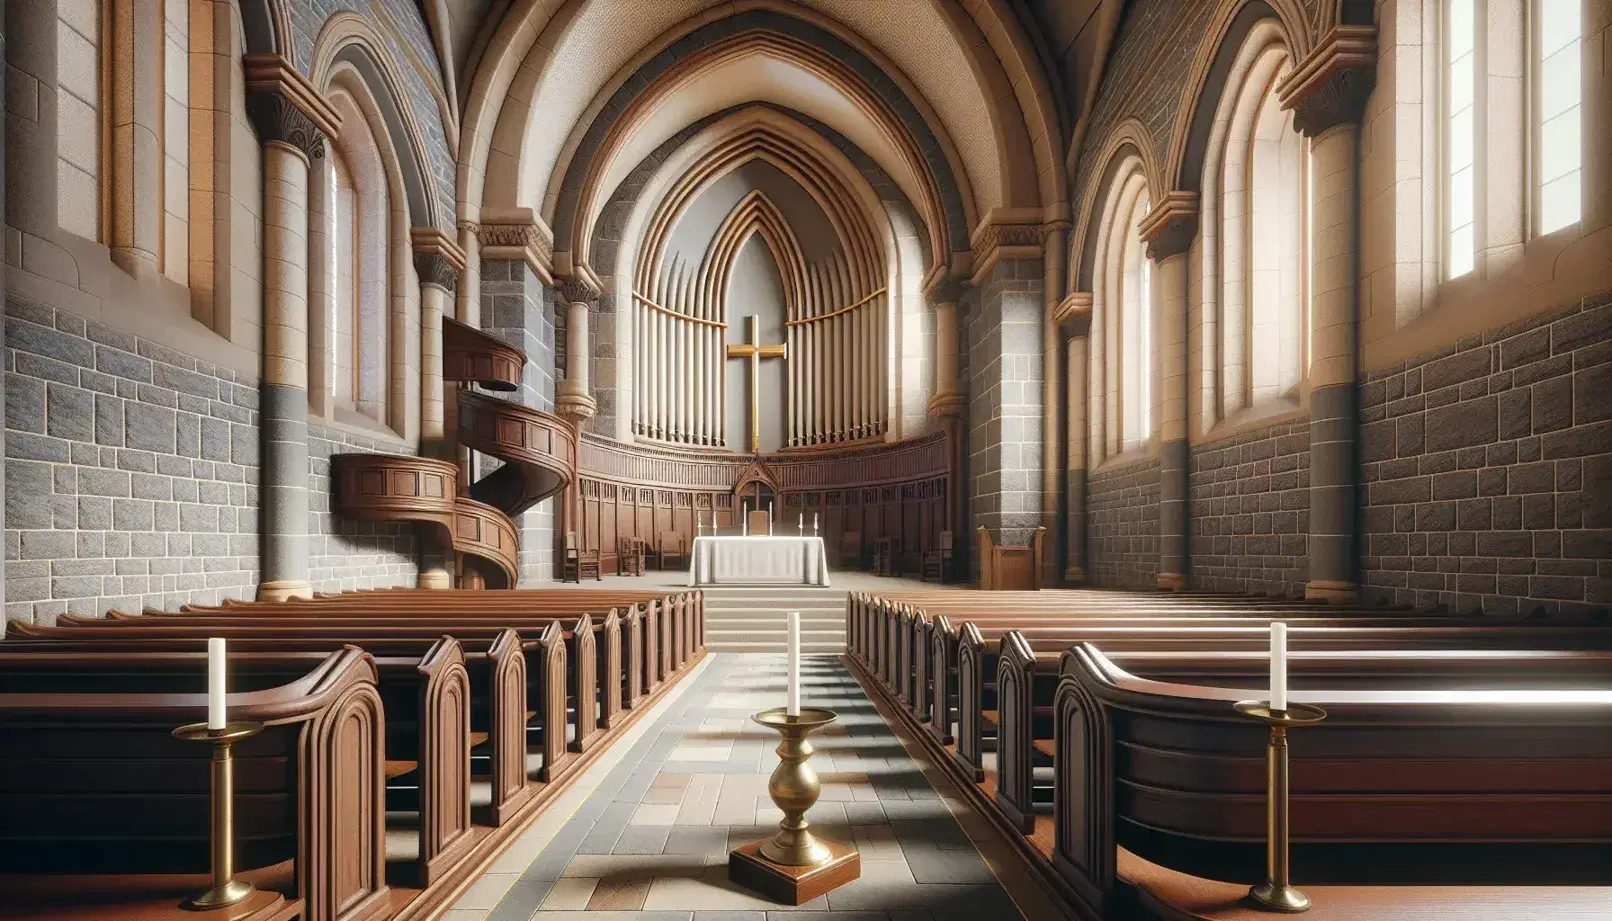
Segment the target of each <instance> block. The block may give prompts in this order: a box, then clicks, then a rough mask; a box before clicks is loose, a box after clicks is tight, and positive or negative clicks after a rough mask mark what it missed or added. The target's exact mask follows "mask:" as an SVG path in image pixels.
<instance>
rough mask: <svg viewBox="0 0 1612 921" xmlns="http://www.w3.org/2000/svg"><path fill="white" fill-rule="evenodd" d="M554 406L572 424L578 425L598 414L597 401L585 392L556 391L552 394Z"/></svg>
mask: <svg viewBox="0 0 1612 921" xmlns="http://www.w3.org/2000/svg"><path fill="white" fill-rule="evenodd" d="M554 408H555V409H556V410H558V411H559V414H560V415H561V416H564V417H565V418H567V419H569V420H571V423H572V424H573V425H577V426H580V425H582V423H583V422H586V421H587V420H589V419H592V418H593V417H594V416H596V415H598V413H599V402H598V401H597V400H595V399H594V398H593V397H591V396H589V395H588V394H586V393H558V394H555V396H554Z"/></svg>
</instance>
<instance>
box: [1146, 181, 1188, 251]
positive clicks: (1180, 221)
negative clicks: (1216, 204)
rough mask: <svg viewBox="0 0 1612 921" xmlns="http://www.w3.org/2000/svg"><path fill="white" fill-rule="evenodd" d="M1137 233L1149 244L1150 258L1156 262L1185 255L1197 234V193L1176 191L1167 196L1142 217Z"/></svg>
mask: <svg viewBox="0 0 1612 921" xmlns="http://www.w3.org/2000/svg"><path fill="white" fill-rule="evenodd" d="M1136 230H1137V233H1139V234H1140V235H1141V237H1142V242H1144V243H1146V244H1147V255H1148V258H1149V259H1152V260H1153V261H1154V262H1163V261H1164V260H1166V259H1169V258H1170V257H1171V256H1181V255H1185V254H1186V251H1187V250H1188V249H1189V248H1190V247H1191V246H1192V240H1193V238H1195V237H1196V236H1197V235H1198V193H1197V192H1182V191H1176V192H1171V193H1169V194H1168V195H1165V196H1164V197H1163V198H1161V199H1159V200H1158V201H1157V202H1155V203H1154V205H1153V207H1152V208H1150V209H1148V212H1147V214H1145V215H1143V217H1142V221H1141V223H1140V224H1138V225H1137V228H1136Z"/></svg>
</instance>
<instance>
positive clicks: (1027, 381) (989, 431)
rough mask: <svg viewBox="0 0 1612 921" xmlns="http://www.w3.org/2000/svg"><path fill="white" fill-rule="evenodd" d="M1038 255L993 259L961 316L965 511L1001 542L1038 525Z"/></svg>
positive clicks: (1026, 535)
mask: <svg viewBox="0 0 1612 921" xmlns="http://www.w3.org/2000/svg"><path fill="white" fill-rule="evenodd" d="M1041 285H1042V269H1041V261H1040V260H1039V259H1010V260H1003V261H1002V262H999V263H997V265H996V267H995V268H994V269H992V271H991V275H990V277H989V278H988V279H987V280H986V281H985V283H984V284H983V285H982V286H981V287H980V291H979V292H978V301H977V303H976V304H975V306H974V307H973V308H972V309H971V310H970V311H969V314H968V317H967V323H968V331H967V340H966V347H967V351H968V370H967V374H966V377H965V379H966V380H967V381H968V420H967V424H968V432H969V434H968V481H967V482H968V510H969V522H970V524H971V526H973V527H979V526H984V527H986V528H989V529H990V530H991V531H992V532H993V534H994V535H995V539H996V540H997V541H998V542H1000V543H1003V544H1020V545H1022V544H1026V543H1028V542H1029V539H1030V535H1031V533H1032V532H1033V531H1034V529H1035V528H1037V527H1039V526H1040V525H1041V523H1042V522H1041V440H1042V438H1043V433H1042V428H1043V422H1042V418H1041V401H1042V373H1043V372H1042V367H1041V365H1042V354H1041V320H1042V305H1041Z"/></svg>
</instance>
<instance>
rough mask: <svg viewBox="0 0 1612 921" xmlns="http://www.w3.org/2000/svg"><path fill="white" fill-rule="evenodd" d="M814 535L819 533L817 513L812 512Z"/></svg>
mask: <svg viewBox="0 0 1612 921" xmlns="http://www.w3.org/2000/svg"><path fill="white" fill-rule="evenodd" d="M812 533H813V534H816V533H817V513H816V512H812Z"/></svg>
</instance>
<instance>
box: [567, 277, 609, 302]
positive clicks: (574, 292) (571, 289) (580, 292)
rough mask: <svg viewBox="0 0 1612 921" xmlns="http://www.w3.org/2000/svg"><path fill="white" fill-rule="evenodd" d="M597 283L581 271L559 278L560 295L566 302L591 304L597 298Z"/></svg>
mask: <svg viewBox="0 0 1612 921" xmlns="http://www.w3.org/2000/svg"><path fill="white" fill-rule="evenodd" d="M599 293H600V292H599V285H598V283H597V282H595V281H594V280H593V279H591V278H589V277H587V276H586V275H583V274H581V273H573V274H571V275H568V276H566V277H565V278H562V279H560V296H561V297H563V298H565V302H566V303H567V304H592V303H595V302H597V301H598V300H599Z"/></svg>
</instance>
